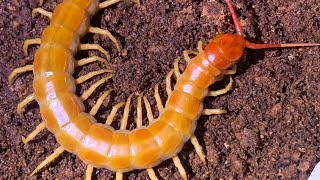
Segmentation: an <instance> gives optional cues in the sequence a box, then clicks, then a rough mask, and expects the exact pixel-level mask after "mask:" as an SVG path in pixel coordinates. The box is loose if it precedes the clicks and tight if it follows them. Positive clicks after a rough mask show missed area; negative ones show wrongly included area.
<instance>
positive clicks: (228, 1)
mask: <svg viewBox="0 0 320 180" xmlns="http://www.w3.org/2000/svg"><path fill="white" fill-rule="evenodd" d="M226 3H227V5H228V7H229V10H230V13H231V16H232V19H233V22H234V25H235V26H236V31H237V34H239V35H241V36H243V29H242V26H241V24H240V22H239V19H238V17H237V15H236V12H235V11H234V9H233V7H232V4H231V1H230V0H226Z"/></svg>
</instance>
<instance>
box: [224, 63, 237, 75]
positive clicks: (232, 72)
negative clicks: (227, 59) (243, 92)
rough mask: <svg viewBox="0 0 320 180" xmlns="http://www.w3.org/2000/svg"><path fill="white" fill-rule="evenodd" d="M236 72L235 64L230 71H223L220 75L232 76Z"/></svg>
mask: <svg viewBox="0 0 320 180" xmlns="http://www.w3.org/2000/svg"><path fill="white" fill-rule="evenodd" d="M236 72H237V65H236V64H235V65H233V66H232V69H230V70H225V71H223V72H222V74H224V75H234V74H236Z"/></svg>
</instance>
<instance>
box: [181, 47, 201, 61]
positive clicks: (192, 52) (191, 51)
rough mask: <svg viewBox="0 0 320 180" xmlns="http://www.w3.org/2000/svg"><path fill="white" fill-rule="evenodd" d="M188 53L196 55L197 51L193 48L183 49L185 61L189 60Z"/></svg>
mask: <svg viewBox="0 0 320 180" xmlns="http://www.w3.org/2000/svg"><path fill="white" fill-rule="evenodd" d="M189 54H194V55H197V54H198V52H197V51H193V50H184V51H183V58H184V60H185V61H187V62H189V61H190V60H191V58H190V57H189Z"/></svg>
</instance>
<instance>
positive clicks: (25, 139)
mask: <svg viewBox="0 0 320 180" xmlns="http://www.w3.org/2000/svg"><path fill="white" fill-rule="evenodd" d="M45 128H46V125H45V124H44V122H42V123H40V124H39V125H38V126H37V127H36V129H35V130H33V131H32V132H31V133H30V134H29V135H28V137H27V138H25V137H23V136H22V137H21V140H22V142H23V143H24V144H27V143H28V142H29V141H31V140H32V139H33V138H34V137H36V135H38V134H39V133H40V132H41V131H42V130H44V129H45Z"/></svg>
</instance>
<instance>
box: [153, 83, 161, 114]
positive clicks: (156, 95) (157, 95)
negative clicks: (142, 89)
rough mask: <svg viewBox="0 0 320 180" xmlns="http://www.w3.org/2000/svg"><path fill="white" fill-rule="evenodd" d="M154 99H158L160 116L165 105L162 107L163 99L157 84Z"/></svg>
mask: <svg viewBox="0 0 320 180" xmlns="http://www.w3.org/2000/svg"><path fill="white" fill-rule="evenodd" d="M154 98H155V99H156V102H157V108H158V110H159V114H160V113H161V112H162V111H163V105H162V101H161V97H160V94H159V84H157V85H156V88H155V89H154Z"/></svg>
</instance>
